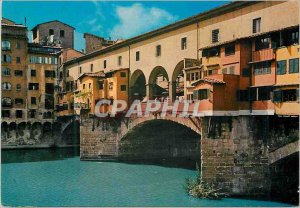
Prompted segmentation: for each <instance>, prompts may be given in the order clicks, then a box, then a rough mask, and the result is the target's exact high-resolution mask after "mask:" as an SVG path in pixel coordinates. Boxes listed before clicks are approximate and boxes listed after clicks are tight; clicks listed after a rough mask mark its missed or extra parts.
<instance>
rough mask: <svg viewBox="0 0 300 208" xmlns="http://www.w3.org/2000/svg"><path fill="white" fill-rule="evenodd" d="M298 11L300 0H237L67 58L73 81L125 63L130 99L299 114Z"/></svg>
mask: <svg viewBox="0 0 300 208" xmlns="http://www.w3.org/2000/svg"><path fill="white" fill-rule="evenodd" d="M298 11H299V4H298V2H296V1H285V2H270V1H264V2H233V3H230V4H227V5H224V6H222V7H219V8H216V9H213V10H210V11H207V12H204V13H202V14H199V15H196V16H194V17H191V18H187V19H185V20H182V21H179V22H176V23H174V24H171V25H168V26H166V27H163V28H160V29H158V30H154V31H151V32H149V33H146V34H143V35H140V36H137V37H134V38H131V39H128V40H125V41H123V42H120V43H117V44H114V45H112V46H110V47H107V48H104V49H100V50H97V51H94V52H92V53H90V54H87V55H85V56H82V57H79V58H76V59H73V60H71V61H68V62H66V63H65V67H66V70H67V71H68V73H69V77H68V80H73V81H74V80H77V79H78V78H79V77H80V76H81V75H82V74H84V73H91V72H99V71H103V72H104V73H106V72H108V71H110V70H118V69H121V68H128V69H129V73H130V76H129V88H128V90H129V92H128V95H129V100H132V99H133V98H134V97H141V100H144V101H146V100H148V99H155V98H160V97H164V98H168V99H170V100H174V99H176V98H177V99H178V98H179V97H180V96H183V97H184V98H185V99H189V100H191V102H193V101H195V100H200V102H201V105H200V106H202V107H201V108H200V109H199V110H200V111H202V113H203V115H204V116H205V115H206V116H214V115H215V116H224V115H227V116H230V115H232V116H238V115H275V114H278V115H298V114H299V110H298V109H299V108H298V106H299V103H298V100H297V96H296V95H297V92H298V91H297V89H298V84H297V81H296V80H298V79H299V69H298V66H299V64H298V63H299V32H298V31H299V19H298V18H297V17H298V16H299V12H298ZM291 14H293V15H291ZM278 17H288V18H278ZM274 19H276V21H274ZM228 25H231V27H228ZM91 66H93V67H91ZM281 68H282V69H281ZM284 69H285V70H284ZM284 71H285V73H284ZM162 80H165V81H166V83H167V84H165V85H164V87H161V86H159V85H158V84H157V83H160V82H161V81H162ZM180 86H181V87H180ZM182 86H184V87H182ZM180 88H181V89H182V88H183V89H182V90H180ZM295 96H296V97H295ZM220 101H222V102H220Z"/></svg>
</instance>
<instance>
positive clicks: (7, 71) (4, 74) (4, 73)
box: [2, 68, 10, 76]
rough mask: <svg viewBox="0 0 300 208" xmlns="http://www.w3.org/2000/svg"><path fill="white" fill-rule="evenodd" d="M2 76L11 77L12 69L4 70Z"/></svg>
mask: <svg viewBox="0 0 300 208" xmlns="http://www.w3.org/2000/svg"><path fill="white" fill-rule="evenodd" d="M2 75H3V76H10V69H9V68H2Z"/></svg>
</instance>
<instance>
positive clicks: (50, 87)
mask: <svg viewBox="0 0 300 208" xmlns="http://www.w3.org/2000/svg"><path fill="white" fill-rule="evenodd" d="M70 85H71V87H72V86H73V82H70ZM45 92H46V94H51V95H52V94H54V84H53V83H46V85H45Z"/></svg>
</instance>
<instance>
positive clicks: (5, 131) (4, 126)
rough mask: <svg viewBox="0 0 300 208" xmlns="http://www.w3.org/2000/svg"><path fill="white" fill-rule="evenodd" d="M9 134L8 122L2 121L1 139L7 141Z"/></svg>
mask: <svg viewBox="0 0 300 208" xmlns="http://www.w3.org/2000/svg"><path fill="white" fill-rule="evenodd" d="M7 134H8V124H7V122H2V123H1V140H2V141H6V139H7Z"/></svg>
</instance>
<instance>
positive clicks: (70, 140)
mask: <svg viewBox="0 0 300 208" xmlns="http://www.w3.org/2000/svg"><path fill="white" fill-rule="evenodd" d="M61 138H62V141H61V142H62V143H63V144H67V145H79V143H80V123H79V121H78V120H76V121H72V122H71V123H70V124H69V125H68V126H67V127H66V128H65V129H64V130H63V132H62V136H61Z"/></svg>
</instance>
